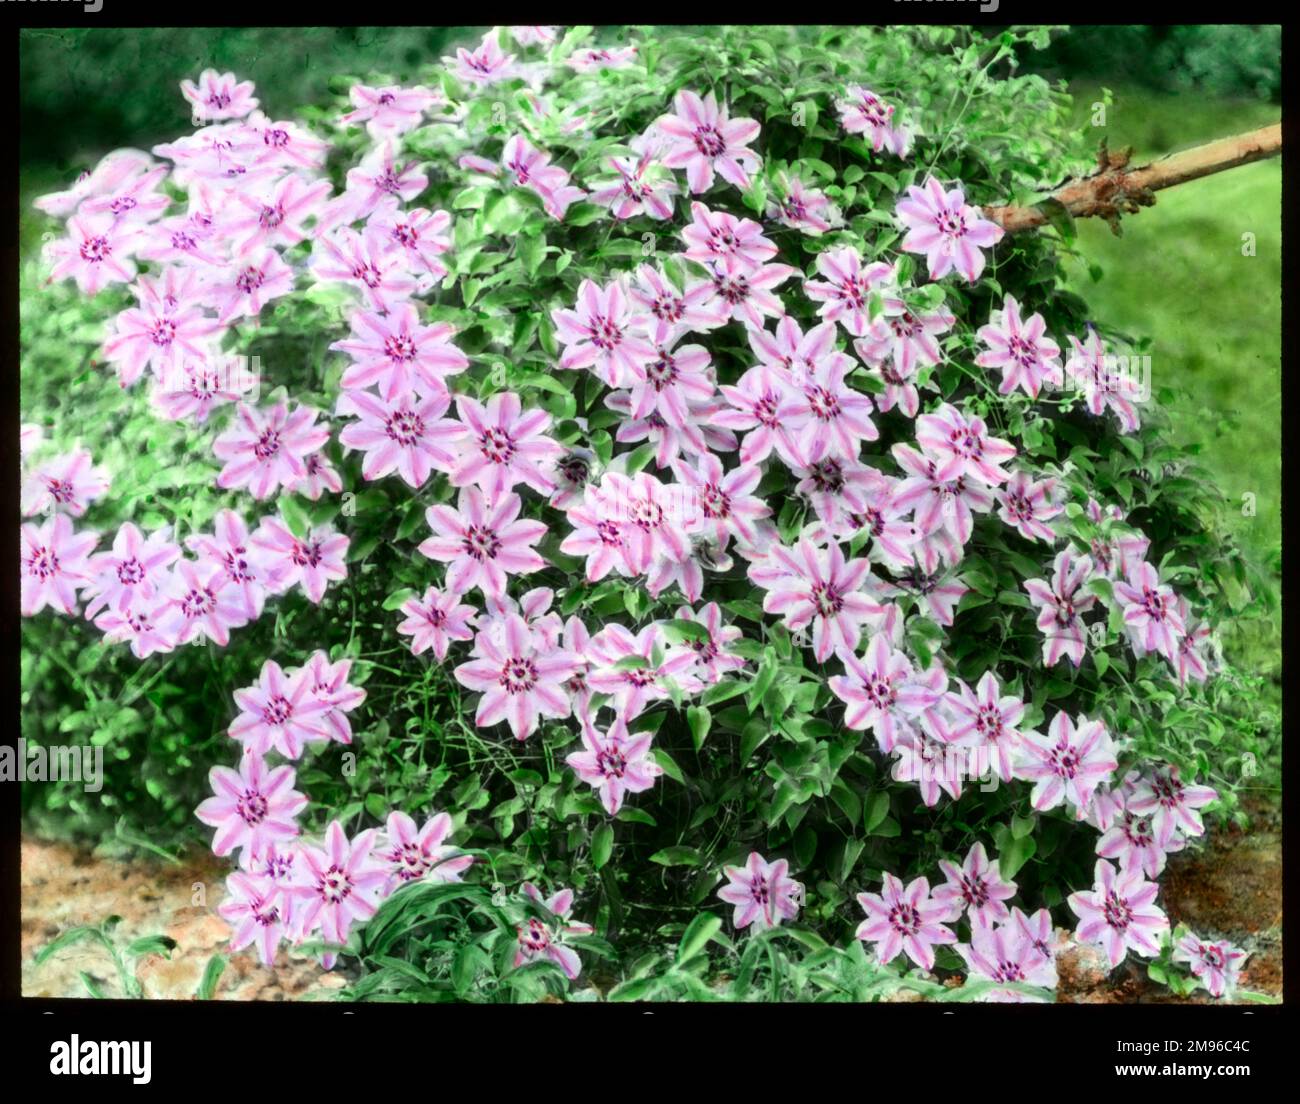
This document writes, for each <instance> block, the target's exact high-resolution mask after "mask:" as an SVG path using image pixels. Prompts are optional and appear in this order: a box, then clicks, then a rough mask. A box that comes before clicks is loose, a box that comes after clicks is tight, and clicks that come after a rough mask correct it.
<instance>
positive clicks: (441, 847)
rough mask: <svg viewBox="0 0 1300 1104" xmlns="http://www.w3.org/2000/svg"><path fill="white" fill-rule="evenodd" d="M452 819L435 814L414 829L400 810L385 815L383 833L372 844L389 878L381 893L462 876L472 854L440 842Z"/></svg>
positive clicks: (470, 862)
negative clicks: (418, 883)
mask: <svg viewBox="0 0 1300 1104" xmlns="http://www.w3.org/2000/svg"><path fill="white" fill-rule="evenodd" d="M452 827H453V825H452V820H451V817H450V816H449V815H448V814H446V813H437V814H435V815H434V816H431V817H430V818H429V819H428V820H426V821H425V822H424V827H422V828H417V827H416V824H415V821H414V820H412V819H411V818H410V817H409V816H407V815H406V814H405V813H403V812H397V811H394V812H391V813H389V814H388V825H387V829H386V831H385V833H384V834H383V836H382V837H381V838H380V839H379V841H378V842H377V843H376V845H375V852H374V854H375V858H376V859H378V860H379V861H380V862H382V863H387V864H388V881H387V882H386V883H385V885H384V896H387V895H388V894H390V893H392V892H393V891H394V890H397V889H400V888H401V887H402V886H404V885H410V884H411V883H412V882H434V883H440V884H445V883H447V882H459V881H460V879H461V875H462V874H463V873H464V872H465V871H466V870H468V869H469V868H470V867H471V866H472V865H473V864H474V856H473V855H464V854H462V853H461V852H460V851H459V850H458V849H457V848H455V847H452V846H450V845H448V844H446V843H444V842H443V841H444V840H445V839H446V838H447V837H448V836H449V835H451V832H452Z"/></svg>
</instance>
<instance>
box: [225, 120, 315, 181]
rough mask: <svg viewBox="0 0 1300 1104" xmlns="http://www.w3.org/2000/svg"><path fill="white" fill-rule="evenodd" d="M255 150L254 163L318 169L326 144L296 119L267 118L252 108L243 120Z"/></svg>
mask: <svg viewBox="0 0 1300 1104" xmlns="http://www.w3.org/2000/svg"><path fill="white" fill-rule="evenodd" d="M244 127H245V130H246V132H247V133H248V135H249V140H250V143H251V144H252V145H254V146H255V147H256V148H257V150H258V153H257V154H256V156H255V158H254V161H253V164H254V166H268V165H269V166H271V167H273V168H275V169H279V170H282V171H291V170H293V169H311V170H318V169H321V168H323V167H324V165H325V158H326V156H327V155H328V154H329V151H330V144H329V143H328V142H326V141H325V140H324V139H322V138H318V137H316V135H314V134H313V133H312V132H311V131H310V130H308V129H307V128H306V127H303V126H299V125H298V124H297V123H291V122H287V121H283V120H280V121H277V120H274V119H268V118H267V117H266V116H265V115H263V114H262V113H261V112H260V111H258V112H254V113H253V114H252V115H251V116H250V117H249V118H248V121H247V123H245V124H244Z"/></svg>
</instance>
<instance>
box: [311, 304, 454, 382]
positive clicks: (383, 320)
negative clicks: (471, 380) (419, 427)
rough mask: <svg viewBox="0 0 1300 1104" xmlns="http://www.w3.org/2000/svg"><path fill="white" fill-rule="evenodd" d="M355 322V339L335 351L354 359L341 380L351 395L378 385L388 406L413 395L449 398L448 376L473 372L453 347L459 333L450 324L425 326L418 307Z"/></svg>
mask: <svg viewBox="0 0 1300 1104" xmlns="http://www.w3.org/2000/svg"><path fill="white" fill-rule="evenodd" d="M351 323H352V336H351V337H349V338H346V339H345V340H343V341H336V342H334V344H333V345H331V346H330V348H331V349H337V350H338V351H339V352H343V353H347V354H348V356H350V357H352V360H353V363H352V364H351V365H350V366H349V367H348V368H347V369H346V370H345V371H344V373H343V379H342V381H341V382H342V384H343V386H344V387H345V388H347V389H349V390H355V389H359V388H363V387H370V386H372V385H374V386H377V387H378V388H379V393H380V395H382V396H383V397H384V399H386V400H389V401H392V400H393V399H395V398H396V397H397V396H398V395H400V394H402V393H403V392H405V391H408V390H414V391H416V392H417V393H419V394H421V395H443V396H445V395H446V394H447V382H446V381H447V377H448V376H453V375H457V374H458V373H460V372H463V371H464V370H465V369H466V368H468V367H469V358H468V357H467V356H466V355H465V354H464V353H462V352H461V351H460V350H459V349H458V348H456V346H455V345H453V344H451V337H452V335H453V334H454V333H455V330H454V329H453V328H452V327H451V326H450V325H449V324H447V323H446V322H435V323H434V324H433V325H431V326H422V325H421V324H420V317H419V314H418V313H417V311H416V309H415V304H414V303H410V302H406V303H398V304H396V305H395V306H394V307H393V309H392V310H390V311H389V312H388V313H387V314H379V313H376V312H374V311H365V310H363V311H357V312H356V313H355V314H353V315H352V319H351Z"/></svg>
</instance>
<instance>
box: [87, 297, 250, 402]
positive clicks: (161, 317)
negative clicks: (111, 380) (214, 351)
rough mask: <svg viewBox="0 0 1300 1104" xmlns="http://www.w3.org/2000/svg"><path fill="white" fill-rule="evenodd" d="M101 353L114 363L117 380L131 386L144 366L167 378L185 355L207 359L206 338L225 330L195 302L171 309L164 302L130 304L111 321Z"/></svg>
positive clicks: (141, 373)
mask: <svg viewBox="0 0 1300 1104" xmlns="http://www.w3.org/2000/svg"><path fill="white" fill-rule="evenodd" d="M112 327H113V330H112V333H111V334H110V336H109V337H108V338H107V340H106V341H105V342H104V357H105V359H106V360H108V361H109V362H110V363H111V364H114V365H116V366H117V378H118V382H119V383H120V384H121V385H122V386H123V387H130V386H131V385H132V384H133V383H135V381H136V380H138V379H139V378H140V377H141V375H143V374H144V370H145V369H146V368H148V369H150V370H151V371H152V372H153V373H154V375H156V376H157V377H159V378H160V379H163V380H166V379H167V378H168V376H169V375H171V374H174V373H175V370H176V368H177V366H178V365H183V364H185V363H187V361H186V360H185V358H191V360H192V361H198V362H200V363H203V362H206V361H207V360H208V359H209V357H210V353H209V351H208V341H209V339H211V338H212V337H214V336H215V335H217V334H219V333H221V332H222V331H223V330H224V328H225V327H224V326H223V324H222V323H221V322H219V321H218V320H217V319H215V318H212V317H210V316H209V315H208V314H207V313H206V312H205V311H204V309H203V307H202V306H200V305H199V304H198V303H190V304H187V305H184V306H182V307H181V308H180V309H173V308H171V307H168V306H167V305H165V304H163V303H156V304H154V305H152V306H141V307H138V308H136V307H131V308H128V309H127V310H124V311H123V312H122V313H121V314H119V315H117V316H116V317H115V318H114V319H113V321H112Z"/></svg>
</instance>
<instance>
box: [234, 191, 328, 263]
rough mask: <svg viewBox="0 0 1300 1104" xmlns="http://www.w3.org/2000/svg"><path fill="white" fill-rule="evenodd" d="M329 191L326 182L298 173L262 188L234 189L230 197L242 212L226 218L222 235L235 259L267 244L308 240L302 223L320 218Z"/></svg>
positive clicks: (284, 244)
mask: <svg viewBox="0 0 1300 1104" xmlns="http://www.w3.org/2000/svg"><path fill="white" fill-rule="evenodd" d="M329 192H330V183H329V181H328V180H307V179H306V178H305V177H303V176H300V175H298V174H297V173H291V174H290V175H289V176H286V177H285V178H284V179H283V180H281V181H279V182H278V183H276V184H273V185H267V186H266V187H264V188H254V189H242V190H235V191H234V192H232V195H231V198H232V199H234V201H235V203H237V204H238V205H239V206H241V207H243V208H244V210H243V212H239V211H236V212H234V214H233V217H229V218H227V219H226V220H225V221H224V223H223V224H222V228H221V229H222V232H223V233H224V234H225V235H226V236H227V237H228V238H229V239H230V240H231V244H232V246H233V248H234V251H235V255H236V256H237V257H246V256H248V255H249V254H251V253H255V252H258V251H260V250H261V249H262V248H263V247H264V246H268V245H273V246H277V247H285V246H292V245H297V244H298V243H299V242H300V241H302V240H303V239H304V238H305V237H307V233H308V232H307V231H306V230H304V229H303V225H302V224H303V222H304V221H305V220H307V219H309V218H319V216H320V214H321V211H322V210H323V208H324V205H325V197H326V196H328V195H329Z"/></svg>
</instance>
